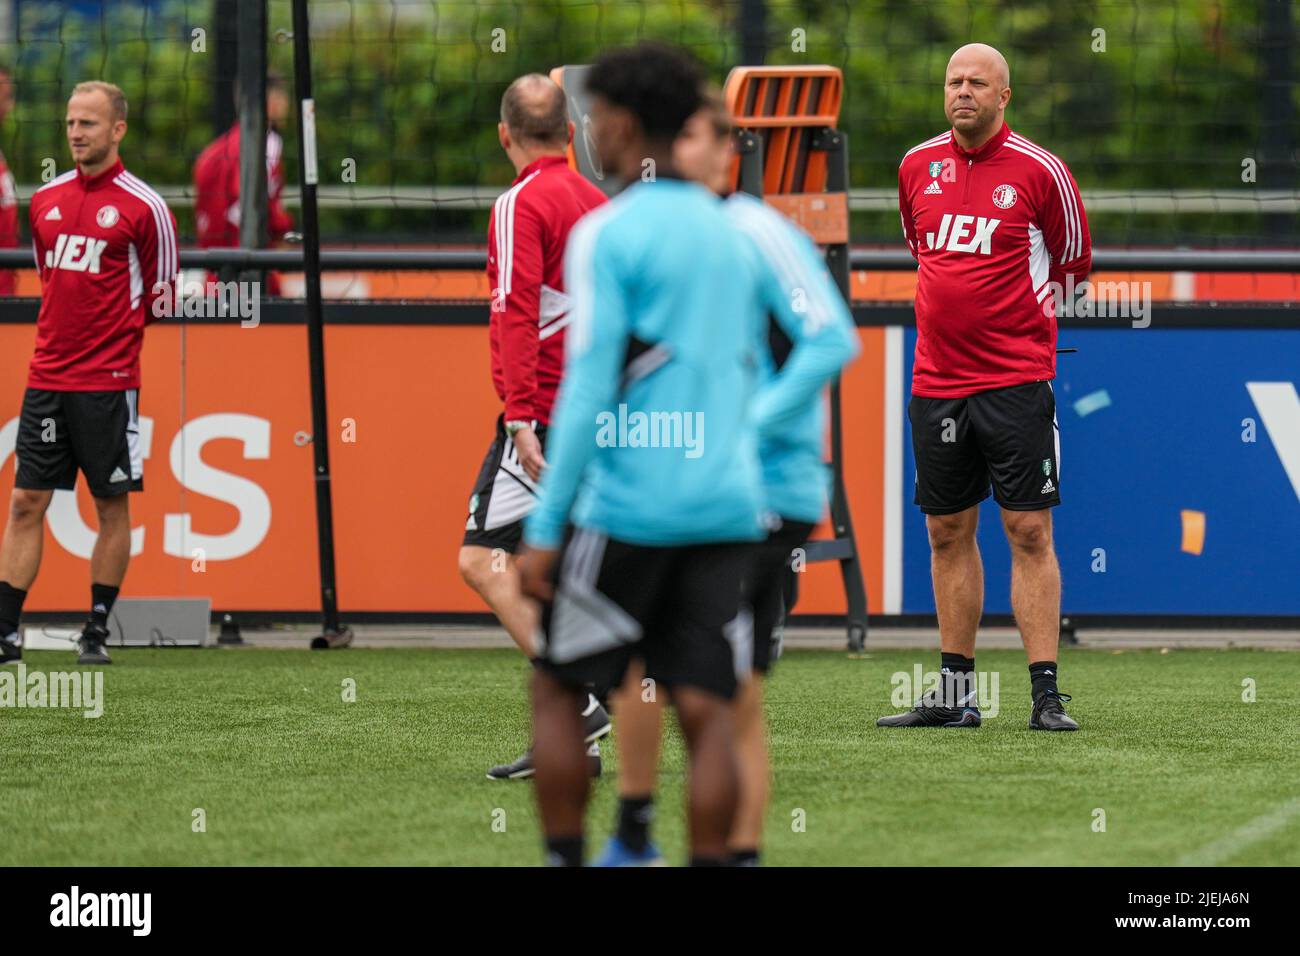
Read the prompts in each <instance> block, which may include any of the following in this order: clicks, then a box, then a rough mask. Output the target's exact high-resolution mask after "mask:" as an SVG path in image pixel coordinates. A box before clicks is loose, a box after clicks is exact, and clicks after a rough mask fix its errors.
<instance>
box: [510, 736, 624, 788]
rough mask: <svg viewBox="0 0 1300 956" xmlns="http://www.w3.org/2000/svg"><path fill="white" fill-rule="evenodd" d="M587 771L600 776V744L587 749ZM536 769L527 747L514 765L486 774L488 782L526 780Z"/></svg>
mask: <svg viewBox="0 0 1300 956" xmlns="http://www.w3.org/2000/svg"><path fill="white" fill-rule="evenodd" d="M587 770H588V771H589V772H590V774H591V776H592V777H599V776H600V744H598V743H596V742H594V741H593V742H592V743H591V744H590V745H589V746H588V747H587ZM536 772H537V771H536V769H535V768H534V767H533V748H531V747H529V748H528V750H526V751H525V752H524V755H523V756H522V757H520V758H519V759H518V760H516V761H515V762H514V763H503V764H501V765H500V766H498V767H493V768H492V769H491V770H489V771H488V772H487V778H488V779H489V780H527V779H528V778H529V777H531V776H532V775H533V774H534V773H536Z"/></svg>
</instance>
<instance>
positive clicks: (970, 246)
mask: <svg viewBox="0 0 1300 956" xmlns="http://www.w3.org/2000/svg"><path fill="white" fill-rule="evenodd" d="M1001 224H1002V220H1001V219H988V218H986V217H984V216H954V215H953V214H952V213H950V212H946V213H944V214H943V219H942V220H940V222H939V234H938V236H936V235H935V234H934V233H932V232H927V233H926V234H925V244H926V246H927V247H928V248H930V249H945V250H947V251H948V252H970V253H975V254H977V255H981V256H987V255H991V254H992V246H993V233H994V232H996V231H997V228H998V226H999V225H1001Z"/></svg>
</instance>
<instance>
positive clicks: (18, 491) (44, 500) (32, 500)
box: [9, 488, 54, 525]
mask: <svg viewBox="0 0 1300 956" xmlns="http://www.w3.org/2000/svg"><path fill="white" fill-rule="evenodd" d="M53 494H54V493H53V492H51V491H35V490H33V489H31V488H15V489H14V492H13V494H12V495H11V496H10V497H9V520H10V521H11V522H12V523H14V524H17V525H25V524H31V523H33V522H39V521H41V520H42V519H44V517H45V512H46V510H47V509H48V508H49V507H50V499H51V498H52V497H53Z"/></svg>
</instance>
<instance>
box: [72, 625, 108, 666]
mask: <svg viewBox="0 0 1300 956" xmlns="http://www.w3.org/2000/svg"><path fill="white" fill-rule="evenodd" d="M107 645H108V628H106V627H100V626H99V625H98V624H89V623H88V624H87V625H86V626H85V627H84V628H82V630H81V637H80V638H79V639H78V640H77V652H78V653H77V663H78V664H111V663H113V659H112V658H111V657H109V656H108V647H107Z"/></svg>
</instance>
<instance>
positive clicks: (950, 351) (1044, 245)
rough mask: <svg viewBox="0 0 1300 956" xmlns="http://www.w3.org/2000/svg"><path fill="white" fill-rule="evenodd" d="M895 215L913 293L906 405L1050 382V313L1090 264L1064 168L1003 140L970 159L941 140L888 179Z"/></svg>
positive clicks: (1007, 136) (1035, 150)
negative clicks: (912, 353) (1069, 280)
mask: <svg viewBox="0 0 1300 956" xmlns="http://www.w3.org/2000/svg"><path fill="white" fill-rule="evenodd" d="M898 210H899V213H900V215H901V216H902V220H903V234H904V236H905V237H906V238H907V245H908V248H909V249H911V251H912V255H913V256H915V257H916V260H917V262H918V263H919V264H920V265H919V267H918V270H917V282H916V329H917V337H916V360H915V363H914V366H913V371H912V394H914V395H920V396H922V397H926V398H963V397H965V396H967V395H974V394H975V393H977V392H984V391H988V390H990V389H995V388H1008V387H1010V386H1013V385H1024V384H1026V383H1028V382H1035V381H1047V380H1050V379H1052V378H1055V377H1056V312H1055V308H1054V302H1053V301H1044V300H1046V299H1047V297H1048V295H1049V293H1050V292H1051V291H1052V286H1051V285H1050V283H1056V284H1057V287H1058V288H1060V289H1061V290H1064V288H1065V284H1066V276H1067V275H1068V276H1073V278H1074V282H1075V283H1076V284H1077V283H1078V282H1080V281H1081V280H1082V279H1084V278H1086V277H1087V275H1088V271H1089V269H1090V268H1091V264H1092V239H1091V237H1090V236H1089V234H1088V220H1087V218H1086V217H1085V216H1084V213H1083V202H1082V200H1081V199H1080V198H1079V188H1078V187H1077V186H1076V185H1075V183H1074V179H1073V177H1072V176H1071V175H1070V171H1069V170H1068V169H1067V168H1066V166H1065V163H1063V162H1061V160H1059V159H1057V158H1056V157H1055V156H1053V155H1052V154H1051V153H1049V152H1047V150H1045V149H1043V148H1041V147H1039V146H1036V145H1034V144H1033V143H1031V142H1030V141H1029V140H1027V139H1025V138H1024V137H1023V136H1021V135H1019V134H1018V133H1013V132H1012V131H1011V128H1010V127H1008V126H1006V125H1005V124H1003V126H1002V128H1001V129H1000V130H998V132H997V133H996V134H995V135H994V136H993V138H992V139H990V140H989V141H988V142H987V143H985V144H984V145H983V146H981V147H980V148H979V149H977V150H974V151H970V150H966V149H963V148H962V147H960V146H958V145H957V141H956V139H955V137H954V136H953V133H952V131H951V130H949V131H948V132H946V133H943V134H941V135H939V136H936V137H934V138H933V139H929V140H926V141H925V142H924V143H921V144H920V145H919V146H914V147H913V148H912V149H910V150H908V151H907V153H906V154H905V155H904V156H903V162H902V164H901V165H900V166H899V167H898Z"/></svg>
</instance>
